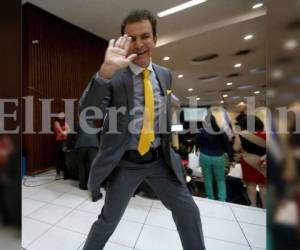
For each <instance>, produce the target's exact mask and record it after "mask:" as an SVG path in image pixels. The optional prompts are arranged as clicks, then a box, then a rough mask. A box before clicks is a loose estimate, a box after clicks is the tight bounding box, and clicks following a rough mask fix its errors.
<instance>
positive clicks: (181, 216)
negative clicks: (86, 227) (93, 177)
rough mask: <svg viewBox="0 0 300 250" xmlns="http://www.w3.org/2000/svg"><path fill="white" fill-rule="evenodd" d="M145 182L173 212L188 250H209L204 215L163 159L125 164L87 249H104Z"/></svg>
mask: <svg viewBox="0 0 300 250" xmlns="http://www.w3.org/2000/svg"><path fill="white" fill-rule="evenodd" d="M143 180H145V181H146V182H147V183H148V184H149V185H150V186H151V188H152V189H153V191H154V192H155V193H156V194H157V195H158V196H159V198H160V200H161V201H162V203H163V204H164V205H165V206H166V208H168V209H169V210H171V212H172V216H173V219H174V222H175V224H176V227H177V230H178V233H179V236H180V239H181V243H182V246H183V249H184V250H205V245H204V237H203V232H202V225H201V220H200V213H199V209H198V207H197V205H196V204H195V202H194V200H193V198H192V196H191V194H190V192H189V190H188V188H187V186H186V185H183V184H181V183H180V182H179V181H178V180H177V178H176V177H175V175H174V174H173V172H172V170H171V169H169V168H168V167H167V166H166V165H165V163H164V161H163V160H159V161H156V162H154V163H151V164H134V163H132V162H128V161H121V162H120V163H119V165H118V167H116V169H115V170H114V171H113V173H112V175H111V177H110V180H109V182H108V188H107V193H106V197H105V204H104V206H103V208H102V212H101V214H100V215H99V217H98V220H97V221H95V222H94V224H93V225H92V227H91V229H90V232H89V234H88V237H87V240H86V242H85V245H84V247H83V250H102V249H103V248H104V246H105V244H106V242H107V241H108V239H109V237H110V236H111V235H112V234H113V232H114V230H115V229H116V227H117V225H118V223H119V221H120V220H121V217H122V215H123V213H124V211H125V209H126V207H127V204H128V202H129V200H130V198H131V197H132V195H133V193H134V191H135V190H136V188H137V187H138V186H139V185H140V183H141V182H142V181H143Z"/></svg>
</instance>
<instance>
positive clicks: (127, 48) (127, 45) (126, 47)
mask: <svg viewBox="0 0 300 250" xmlns="http://www.w3.org/2000/svg"><path fill="white" fill-rule="evenodd" d="M131 40H132V38H131V37H130V36H127V37H126V40H125V44H124V49H125V51H126V52H127V51H128V50H129V46H130V43H131Z"/></svg>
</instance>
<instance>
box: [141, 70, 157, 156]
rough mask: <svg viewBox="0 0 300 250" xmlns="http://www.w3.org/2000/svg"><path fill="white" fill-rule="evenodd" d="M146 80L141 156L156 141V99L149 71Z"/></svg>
mask: <svg viewBox="0 0 300 250" xmlns="http://www.w3.org/2000/svg"><path fill="white" fill-rule="evenodd" d="M143 79H144V96H145V110H144V119H143V127H142V130H141V134H140V140H139V145H138V151H139V153H140V154H141V155H144V154H145V153H147V152H148V151H149V149H150V146H151V143H152V142H153V141H154V97H153V89H152V84H151V81H150V79H149V70H148V69H145V70H144V71H143Z"/></svg>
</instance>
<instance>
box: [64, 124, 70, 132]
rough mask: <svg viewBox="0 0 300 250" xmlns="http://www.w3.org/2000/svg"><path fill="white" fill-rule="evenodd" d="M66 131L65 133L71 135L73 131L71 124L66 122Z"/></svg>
mask: <svg viewBox="0 0 300 250" xmlns="http://www.w3.org/2000/svg"><path fill="white" fill-rule="evenodd" d="M64 131H65V134H69V133H70V131H71V129H70V127H69V124H68V123H67V122H65V130H64Z"/></svg>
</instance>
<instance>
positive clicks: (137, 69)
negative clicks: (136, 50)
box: [129, 61, 153, 76]
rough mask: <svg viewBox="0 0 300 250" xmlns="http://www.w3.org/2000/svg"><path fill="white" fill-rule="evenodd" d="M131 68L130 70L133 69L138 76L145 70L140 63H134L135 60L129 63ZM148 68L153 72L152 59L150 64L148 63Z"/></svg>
mask: <svg viewBox="0 0 300 250" xmlns="http://www.w3.org/2000/svg"><path fill="white" fill-rule="evenodd" d="M129 68H130V70H131V71H132V72H133V73H134V74H135V75H136V76H137V75H139V74H141V73H142V72H143V71H144V68H142V67H141V66H139V65H137V64H135V63H133V62H131V63H130V64H129ZM147 69H148V70H149V71H152V72H153V66H152V61H150V63H149V65H148V67H147Z"/></svg>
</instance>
